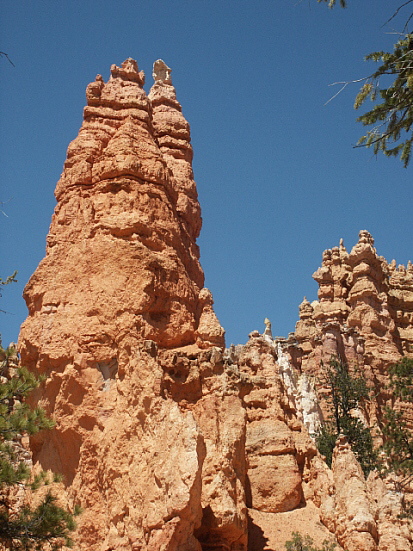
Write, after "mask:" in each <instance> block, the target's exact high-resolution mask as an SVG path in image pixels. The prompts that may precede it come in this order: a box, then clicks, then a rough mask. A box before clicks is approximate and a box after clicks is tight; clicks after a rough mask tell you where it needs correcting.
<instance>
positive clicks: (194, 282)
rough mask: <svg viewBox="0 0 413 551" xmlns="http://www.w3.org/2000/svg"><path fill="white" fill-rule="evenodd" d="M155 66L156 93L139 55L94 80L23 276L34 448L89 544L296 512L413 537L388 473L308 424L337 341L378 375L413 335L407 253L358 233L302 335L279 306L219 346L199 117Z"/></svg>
mask: <svg viewBox="0 0 413 551" xmlns="http://www.w3.org/2000/svg"><path fill="white" fill-rule="evenodd" d="M153 76H154V80H155V83H154V85H153V87H152V89H151V91H150V93H149V94H148V95H146V93H145V91H144V90H143V84H144V75H143V73H142V72H140V71H139V70H138V67H137V64H136V62H135V61H134V60H132V59H128V60H126V61H125V62H124V63H123V64H122V66H121V67H117V66H115V65H113V66H112V68H111V77H110V79H109V81H108V82H106V83H105V82H104V81H103V79H102V77H101V76H100V75H98V76H97V77H96V81H95V82H93V83H92V84H89V86H88V87H87V91H86V96H87V107H86V108H85V111H84V122H83V125H82V127H81V129H80V131H79V135H78V137H77V138H76V139H75V140H74V141H73V142H72V143H71V144H70V145H69V148H68V155H67V160H66V163H65V168H64V172H63V174H62V177H61V179H60V180H59V182H58V184H57V188H56V197H57V200H58V204H57V207H56V210H55V213H54V215H53V219H52V224H51V228H50V232H49V235H48V239H47V253H46V257H45V258H44V260H43V261H42V262H41V263H40V265H39V267H38V269H37V270H36V272H35V274H34V275H33V276H32V278H31V279H30V281H29V283H28V285H27V287H26V289H25V298H26V301H27V305H28V308H29V317H28V319H27V320H26V322H25V323H24V324H23V326H22V330H21V334H20V339H19V348H20V354H21V359H22V363H24V364H25V365H27V366H28V367H29V368H30V369H32V370H34V371H38V372H41V373H43V374H44V375H45V376H46V378H45V382H44V383H43V385H42V387H41V389H39V391H38V392H37V398H38V400H39V401H40V405H42V406H43V407H44V408H45V409H46V410H47V411H49V412H50V413H51V414H53V416H54V418H55V419H56V428H55V429H54V430H53V431H51V432H50V433H48V434H43V435H37V436H36V437H34V438H33V439H32V441H31V448H32V452H33V461H34V463H35V466H36V467H39V466H41V467H43V468H44V469H49V468H50V469H52V470H54V471H57V472H60V473H62V474H63V476H64V488H63V489H62V490H61V496H60V497H61V499H62V500H64V501H65V502H66V503H67V504H68V506H73V505H74V504H79V505H80V506H81V507H82V509H83V511H84V512H83V513H82V515H81V517H80V520H79V527H78V530H77V533H76V536H75V540H76V547H77V549H78V550H81V551H86V550H87V551H113V550H116V551H122V550H124V551H158V550H159V551H213V550H214V551H217V550H219V551H247V550H248V551H259V550H264V549H268V550H269V551H270V550H271V551H275V550H277V551H278V550H280V549H281V548H282V547H281V546H282V545H283V543H284V542H285V541H286V540H288V539H291V531H293V530H296V531H300V532H302V533H304V534H305V533H309V534H310V535H311V536H312V537H314V539H315V541H316V543H317V544H320V545H321V542H322V541H323V540H324V539H330V540H334V535H335V536H336V537H337V539H338V542H339V543H340V544H341V545H343V546H344V547H345V548H346V549H347V550H348V551H353V550H354V551H356V549H357V550H358V551H407V550H410V549H411V538H409V535H408V532H409V526H410V525H408V524H406V523H404V524H403V522H402V521H400V522H399V521H398V522H393V521H392V515H393V514H395V511H399V510H400V500H399V501H397V496H396V494H395V493H394V492H392V490H391V488H390V487H388V486H386V484H385V483H384V482H383V481H381V480H380V479H378V478H377V477H376V478H374V477H371V478H370V479H369V480H368V482H367V483H366V481H365V480H364V477H363V474H362V473H361V471H360V468H359V466H358V464H357V462H356V460H355V458H354V455H353V454H352V452H351V450H350V449H349V447H348V445H347V444H346V443H345V442H343V441H339V443H338V446H337V448H336V451H335V454H334V462H333V469H332V470H330V469H329V468H328V467H327V465H326V464H325V462H324V461H323V458H322V457H321V456H320V455H319V454H318V452H317V450H316V448H315V445H314V442H313V440H312V439H311V437H310V436H309V434H311V433H313V432H315V431H316V430H317V428H318V426H319V423H320V419H321V418H322V415H323V412H322V408H320V404H319V401H318V397H317V392H319V391H320V389H319V388H316V387H317V384H316V381H317V379H316V378H315V377H314V376H316V375H317V374H318V372H319V368H320V361H321V360H327V361H328V360H329V359H330V357H331V356H332V355H340V356H342V357H343V358H344V359H346V360H347V361H348V362H349V363H357V364H358V365H360V366H362V367H363V368H364V369H365V370H366V371H367V373H369V374H370V375H371V381H374V384H375V385H376V386H377V387H379V386H380V383H381V382H383V381H385V380H386V369H387V366H388V364H389V362H391V361H393V360H395V359H398V358H399V357H400V355H401V354H402V353H410V351H411V347H412V345H413V298H412V297H413V268H412V266H411V265H410V264H409V265H408V267H407V268H402V267H399V268H398V269H396V267H395V265H394V264H390V265H388V264H387V263H386V262H385V261H384V259H382V258H381V257H378V256H377V254H376V251H375V249H374V247H373V240H372V238H371V236H370V235H369V234H368V233H367V232H361V234H360V240H359V243H358V244H357V245H356V246H355V247H354V248H353V250H352V251H351V252H350V253H347V251H346V250H345V248H344V246H343V244H340V247H339V248H336V249H333V250H331V251H326V252H325V253H324V256H323V265H322V267H321V268H320V269H319V270H318V271H317V272H316V274H315V275H314V277H315V278H316V280H317V281H318V282H319V284H320V293H319V301H318V302H316V303H313V304H310V303H309V302H308V301H306V300H304V302H303V303H302V304H301V306H300V321H299V322H298V324H297V329H296V333H295V335H291V336H290V337H289V338H288V339H278V340H276V341H274V339H273V338H272V334H271V324H270V322H269V320H266V321H265V323H266V329H265V332H264V334H263V335H261V334H260V333H259V332H258V331H253V332H252V333H251V334H250V339H249V341H248V343H247V344H246V345H245V346H241V345H239V346H237V347H231V348H230V349H226V350H224V331H223V329H222V328H221V326H220V324H219V322H218V320H217V318H216V316H215V314H214V310H213V300H212V295H211V293H210V292H209V291H208V289H205V288H203V281H204V278H203V272H202V269H201V267H200V264H199V251H198V247H197V245H196V238H197V236H198V234H199V231H200V228H201V217H200V208H199V204H198V200H197V192H196V186H195V182H194V179H193V174H192V166H191V160H192V149H191V145H190V132H189V125H188V123H187V121H186V120H185V118H184V116H183V114H182V111H181V106H180V104H179V103H178V101H177V99H176V93H175V89H174V87H173V86H172V81H171V70H170V68H169V67H167V65H166V64H165V63H164V62H163V61H161V60H158V61H157V62H155V65H154V73H153ZM321 390H322V389H321ZM385 399H387V397H386V396H385V394H384V393H382V397H381V400H382V401H383V400H385ZM376 406H377V407H376ZM376 406H375V407H376V409H374V408H373V409H372V411H370V412H368V413H369V416H370V419H369V420H370V421H371V422H373V421H374V419H375V416H377V415H378V413H377V411H378V410H379V407H380V403H377V404H376ZM319 520H321V521H322V523H320V522H318V521H319ZM392 538H393V539H392ZM392 541H397V542H398V543H397V545H396V544H393V543H391V542H392ZM338 549H340V547H338Z"/></svg>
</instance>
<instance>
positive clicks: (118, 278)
mask: <svg viewBox="0 0 413 551" xmlns="http://www.w3.org/2000/svg"><path fill="white" fill-rule="evenodd" d="M159 67H161V69H159ZM162 67H164V68H166V69H167V70H166V69H162ZM156 71H158V72H156ZM169 71H170V70H169V68H167V67H166V65H165V64H164V63H163V62H160V61H158V62H156V64H155V73H154V74H155V78H156V81H155V84H154V86H153V88H152V91H151V94H150V96H149V98H148V97H147V96H146V93H145V91H144V90H143V88H142V85H143V82H144V75H143V72H139V69H138V66H137V63H136V61H134V60H133V59H127V60H126V61H125V62H124V63H123V64H122V66H121V67H117V66H116V65H112V67H111V77H110V79H109V81H108V82H107V83H104V81H103V79H102V77H101V76H100V75H98V76H97V77H96V80H95V82H93V83H91V84H89V86H88V87H87V90H86V97H87V103H88V105H87V107H86V108H85V110H84V121H83V124H82V127H81V129H80V131H79V135H78V137H77V138H76V139H75V140H74V141H73V142H72V143H71V144H70V145H69V148H68V153H67V160H66V162H65V166H64V172H63V174H62V176H61V178H60V180H59V182H58V184H57V187H56V197H57V200H58V205H57V207H56V210H55V213H54V216H53V219H52V224H51V228H50V232H49V235H48V239H47V241H48V246H47V254H46V257H45V259H44V260H43V261H42V263H41V264H40V266H39V268H38V269H37V270H36V272H35V274H34V275H33V277H32V278H31V280H30V282H29V284H28V285H27V287H26V289H25V298H26V301H27V305H28V308H29V318H28V320H27V321H26V322H25V324H24V327H23V331H22V333H21V345H22V354H23V357H24V359H25V361H26V362H27V361H31V362H32V361H34V360H36V361H37V360H39V358H43V359H42V360H41V362H42V361H45V362H46V363H47V362H49V361H50V358H56V361H59V358H62V357H64V358H72V357H74V355H76V354H77V353H81V354H86V355H88V358H89V357H90V361H92V358H94V359H95V360H99V361H101V360H102V361H108V360H109V359H110V358H112V357H114V356H116V354H117V352H116V351H117V349H118V347H119V345H120V342H121V340H122V338H123V336H124V335H125V334H129V335H130V334H132V335H134V336H135V337H136V338H140V339H151V340H153V341H155V342H156V343H157V344H158V345H160V346H163V347H176V346H184V345H188V344H193V343H195V341H196V340H197V341H198V344H200V345H201V346H202V345H205V346H208V336H207V335H205V331H203V332H202V336H201V337H200V335H199V334H198V333H197V329H198V326H199V322H200V319H201V316H202V313H203V309H204V310H205V309H206V310H207V317H208V318H209V319H212V318H213V319H212V321H211V323H210V325H211V331H212V333H213V335H212V341H213V344H217V345H220V346H222V345H223V331H222V329H221V328H220V326H219V323H218V321H217V320H216V318H215V317H214V314H213V313H212V314H211V311H212V310H211V304H212V302H211V301H209V303H208V304H206V308H205V299H204V295H205V291H204V292H203V294H201V298H199V295H200V292H201V290H202V288H203V283H204V275H203V272H202V269H201V266H200V264H199V250H198V246H197V245H196V242H195V238H196V237H197V235H198V234H199V230H200V227H201V218H200V208H199V203H198V200H197V193H196V187H195V182H194V180H193V177H192V168H191V159H192V149H191V146H190V143H189V141H190V137H189V125H188V123H187V122H186V120H185V119H184V117H183V115H182V113H181V107H180V105H179V103H178V102H177V100H176V94H175V89H174V88H173V87H172V85H171V84H170V78H169V77H166V76H164V77H163V78H161V77H162V75H164V74H165V75H166V74H168V75H169ZM203 325H205V323H203ZM212 326H214V327H212ZM45 332H47V334H48V339H47V341H48V342H47V343H46V342H45V341H44V340H43V341H42V344H41V345H40V343H39V336H40V334H44V333H45ZM68 334H70V338H66V336H65V335H68ZM29 343H30V344H29ZM63 350H64V353H63V352H62V351H63ZM27 356H29V357H27ZM46 358H49V359H47V360H46Z"/></svg>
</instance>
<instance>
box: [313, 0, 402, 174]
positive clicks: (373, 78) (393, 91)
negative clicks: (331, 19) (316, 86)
mask: <svg viewBox="0 0 413 551" xmlns="http://www.w3.org/2000/svg"><path fill="white" fill-rule="evenodd" d="M318 2H326V3H328V6H329V7H330V8H333V7H334V6H335V5H336V4H337V1H336V0H318ZM339 3H340V5H341V7H343V8H345V7H346V5H347V2H346V0H340V2H339ZM409 4H411V5H412V6H413V0H407V1H405V2H403V3H402V4H400V5H399V7H398V8H397V9H396V10H395V12H394V13H393V14H392V15H391V16H390V18H389V20H388V21H387V22H389V21H392V20H393V19H395V18H396V16H399V15H402V14H404V15H405V17H404V19H403V28H402V29H401V32H400V38H399V40H398V41H397V42H396V43H395V44H394V48H393V52H385V51H379V52H373V53H371V54H368V55H367V56H366V57H365V60H366V61H374V62H376V63H381V65H380V66H379V67H378V69H377V70H376V71H374V72H373V73H372V74H370V75H369V76H368V77H366V78H364V79H361V80H362V81H364V84H363V85H362V87H361V90H360V92H359V93H358V94H357V97H356V99H355V103H354V107H355V109H359V108H360V107H361V106H362V105H363V104H364V103H365V101H366V100H367V99H370V100H371V101H372V102H373V103H374V106H373V108H372V109H371V110H370V111H368V112H367V113H364V114H363V115H361V116H360V117H358V119H357V120H358V121H359V122H361V123H362V124H363V125H364V126H370V127H372V128H370V129H369V130H368V131H367V133H366V134H365V135H364V136H362V137H361V138H360V140H359V141H358V144H357V146H356V147H361V146H366V147H372V148H373V151H374V153H378V152H379V151H381V152H383V153H384V154H385V155H386V156H388V157H391V156H393V157H399V156H400V160H401V161H402V162H403V164H404V166H405V167H407V165H408V164H409V162H410V159H411V151H412V144H413V129H412V125H413V34H412V33H411V32H409V24H410V23H411V21H412V20H413V12H410V13H407V14H406V13H405V10H404V8H407V7H408V6H409ZM388 77H390V84H389V85H388V86H387V85H382V84H383V82H384V83H385V84H387V83H388V82H389V78H388ZM383 79H384V80H383ZM354 82H360V81H359V80H358V81H354ZM344 84H345V85H346V84H349V82H347V83H344Z"/></svg>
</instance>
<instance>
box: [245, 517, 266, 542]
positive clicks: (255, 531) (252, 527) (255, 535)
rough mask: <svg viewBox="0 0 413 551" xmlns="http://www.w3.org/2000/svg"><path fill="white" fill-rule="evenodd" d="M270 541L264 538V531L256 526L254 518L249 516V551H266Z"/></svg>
mask: <svg viewBox="0 0 413 551" xmlns="http://www.w3.org/2000/svg"><path fill="white" fill-rule="evenodd" d="M267 544H268V539H267V538H265V537H264V532H263V531H262V529H261V528H260V527H259V526H257V525H256V524H254V522H253V520H252V518H251V517H250V515H249V514H248V551H265V550H266V549H268V547H267Z"/></svg>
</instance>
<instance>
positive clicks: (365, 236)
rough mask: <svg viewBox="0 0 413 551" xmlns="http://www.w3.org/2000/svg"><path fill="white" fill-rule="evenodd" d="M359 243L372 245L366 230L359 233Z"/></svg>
mask: <svg viewBox="0 0 413 551" xmlns="http://www.w3.org/2000/svg"><path fill="white" fill-rule="evenodd" d="M359 243H368V244H370V245H372V246H373V245H374V239H373V236H372V235H371V233H370V232H368V231H367V230H361V231H360V232H359Z"/></svg>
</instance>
